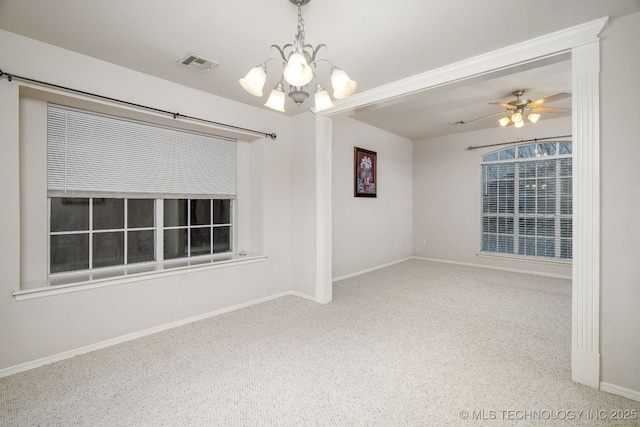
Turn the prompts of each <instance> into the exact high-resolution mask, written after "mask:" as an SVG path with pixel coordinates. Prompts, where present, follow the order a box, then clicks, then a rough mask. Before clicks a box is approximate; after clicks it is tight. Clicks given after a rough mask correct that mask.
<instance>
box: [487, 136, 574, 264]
mask: <svg viewBox="0 0 640 427" xmlns="http://www.w3.org/2000/svg"><path fill="white" fill-rule="evenodd" d="M571 205H572V149H571V142H569V141H567V142H548V143H544V144H529V145H522V146H519V147H513V148H507V149H504V150H500V151H495V152H493V153H489V154H487V155H485V156H484V157H483V159H482V225H481V226H482V230H481V236H482V237H481V252H488V253H501V254H511V255H516V256H523V257H540V258H547V259H549V258H550V259H555V260H563V261H570V260H571V258H572V252H573V251H572V206H571Z"/></svg>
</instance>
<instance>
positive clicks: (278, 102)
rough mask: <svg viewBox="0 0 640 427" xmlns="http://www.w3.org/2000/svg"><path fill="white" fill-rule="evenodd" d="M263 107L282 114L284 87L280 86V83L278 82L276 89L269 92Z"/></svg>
mask: <svg viewBox="0 0 640 427" xmlns="http://www.w3.org/2000/svg"><path fill="white" fill-rule="evenodd" d="M264 105H265V106H267V107H269V108H272V109H274V110H277V111H282V112H284V87H283V86H282V82H278V84H277V85H276V87H274V88H273V90H271V94H270V95H269V99H267V102H266V103H265V104H264Z"/></svg>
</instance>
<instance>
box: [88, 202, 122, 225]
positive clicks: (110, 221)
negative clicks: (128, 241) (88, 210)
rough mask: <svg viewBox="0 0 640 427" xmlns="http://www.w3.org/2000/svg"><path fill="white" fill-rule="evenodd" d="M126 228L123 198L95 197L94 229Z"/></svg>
mask: <svg viewBox="0 0 640 427" xmlns="http://www.w3.org/2000/svg"><path fill="white" fill-rule="evenodd" d="M114 228H120V229H122V228H124V200H123V199H101V198H96V199H93V229H94V230H111V229H114Z"/></svg>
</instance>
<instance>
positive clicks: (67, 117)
mask: <svg viewBox="0 0 640 427" xmlns="http://www.w3.org/2000/svg"><path fill="white" fill-rule="evenodd" d="M235 180H236V144H235V141H234V140H230V139H226V138H222V137H215V136H210V135H204V134H198V133H194V132H188V131H183V130H178V129H170V128H165V127H162V126H156V125H152V124H148V123H144V122H138V121H133V120H126V119H121V118H118V117H113V116H107V115H101V114H97V113H91V112H87V111H83V110H77V109H72V108H68V107H63V106H59V105H54V104H49V106H48V112H47V188H48V192H49V196H55V195H68V194H69V195H82V194H85V193H89V194H97V193H100V194H102V193H106V194H122V193H128V194H135V195H137V197H150V198H163V197H164V198H166V197H172V196H179V197H192V198H196V197H203V196H206V197H207V198H231V197H233V196H234V195H235V186H236V185H235Z"/></svg>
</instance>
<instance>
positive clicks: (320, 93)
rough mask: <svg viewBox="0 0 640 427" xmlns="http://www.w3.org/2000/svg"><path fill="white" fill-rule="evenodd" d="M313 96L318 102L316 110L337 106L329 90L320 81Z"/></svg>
mask: <svg viewBox="0 0 640 427" xmlns="http://www.w3.org/2000/svg"><path fill="white" fill-rule="evenodd" d="M313 98H314V100H315V102H316V111H322V110H328V109H329V108H333V107H335V105H333V102H331V97H330V96H329V92H327V90H326V89H325V88H323V87H322V86H321V85H320V83H318V84H317V85H316V92H315V93H314V94H313Z"/></svg>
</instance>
